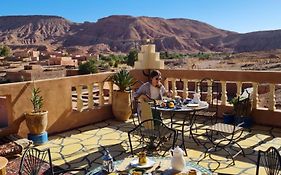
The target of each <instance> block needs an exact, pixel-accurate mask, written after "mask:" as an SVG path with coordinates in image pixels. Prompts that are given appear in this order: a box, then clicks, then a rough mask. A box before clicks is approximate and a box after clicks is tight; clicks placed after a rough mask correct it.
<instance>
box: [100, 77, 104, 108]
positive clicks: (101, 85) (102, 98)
mask: <svg viewBox="0 0 281 175" xmlns="http://www.w3.org/2000/svg"><path fill="white" fill-rule="evenodd" d="M103 86H104V82H100V83H99V106H102V105H104V97H103V95H104V94H103Z"/></svg>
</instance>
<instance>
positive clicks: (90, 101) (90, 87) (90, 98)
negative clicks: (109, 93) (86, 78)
mask: <svg viewBox="0 0 281 175" xmlns="http://www.w3.org/2000/svg"><path fill="white" fill-rule="evenodd" d="M93 86H94V83H91V84H89V85H87V89H88V108H90V109H92V108H93V106H94V101H93Z"/></svg>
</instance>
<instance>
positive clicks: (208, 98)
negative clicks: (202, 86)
mask: <svg viewBox="0 0 281 175" xmlns="http://www.w3.org/2000/svg"><path fill="white" fill-rule="evenodd" d="M207 84H208V85H207V86H208V90H207V97H206V100H207V102H209V103H211V101H212V98H213V96H212V91H213V86H212V81H211V80H208V81H207Z"/></svg>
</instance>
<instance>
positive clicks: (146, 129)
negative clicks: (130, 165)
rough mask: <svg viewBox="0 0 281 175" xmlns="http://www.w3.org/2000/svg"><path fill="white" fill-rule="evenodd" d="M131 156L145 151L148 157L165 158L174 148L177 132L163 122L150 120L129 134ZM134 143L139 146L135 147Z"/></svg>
mask: <svg viewBox="0 0 281 175" xmlns="http://www.w3.org/2000/svg"><path fill="white" fill-rule="evenodd" d="M128 137H129V144H130V149H131V154H132V155H135V154H137V153H138V152H142V151H145V152H147V154H148V155H155V153H156V155H161V153H162V152H161V151H164V153H163V154H162V155H163V156H164V155H165V154H166V152H167V151H168V150H169V149H170V148H174V146H175V142H176V137H177V132H176V130H174V129H172V128H169V127H168V126H166V125H165V124H164V123H163V122H162V121H161V120H158V119H148V120H145V121H143V122H141V123H140V124H139V125H138V126H136V127H135V128H133V129H132V130H131V131H129V132H128ZM133 142H134V143H136V144H138V145H134V147H135V148H136V150H134V148H133Z"/></svg>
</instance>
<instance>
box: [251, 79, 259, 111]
mask: <svg viewBox="0 0 281 175" xmlns="http://www.w3.org/2000/svg"><path fill="white" fill-rule="evenodd" d="M252 85H253V96H252V98H253V109H257V108H258V106H259V104H258V99H259V94H258V83H252Z"/></svg>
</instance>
